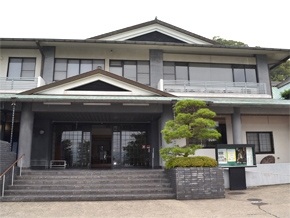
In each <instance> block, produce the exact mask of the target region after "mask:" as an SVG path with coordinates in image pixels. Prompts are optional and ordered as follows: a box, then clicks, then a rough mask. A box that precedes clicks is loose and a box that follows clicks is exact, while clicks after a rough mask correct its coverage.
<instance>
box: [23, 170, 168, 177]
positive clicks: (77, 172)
mask: <svg viewBox="0 0 290 218" xmlns="http://www.w3.org/2000/svg"><path fill="white" fill-rule="evenodd" d="M144 173H145V174H160V173H162V174H163V170H161V169H154V170H152V169H144V170H143V169H142V170H137V169H134V170H133V169H132V170H68V169H56V170H29V169H24V170H22V175H55V176H57V175H67V174H68V175H126V174H132V175H138V174H141V175H144Z"/></svg>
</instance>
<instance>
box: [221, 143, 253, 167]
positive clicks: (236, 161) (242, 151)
mask: <svg viewBox="0 0 290 218" xmlns="http://www.w3.org/2000/svg"><path fill="white" fill-rule="evenodd" d="M216 160H217V162H218V165H219V166H220V167H254V166H256V156H255V145H250V144H231V145H227V144H223V145H220V144H219V145H217V146H216Z"/></svg>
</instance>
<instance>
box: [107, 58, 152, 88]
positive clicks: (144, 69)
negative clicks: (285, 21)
mask: <svg viewBox="0 0 290 218" xmlns="http://www.w3.org/2000/svg"><path fill="white" fill-rule="evenodd" d="M149 69H150V68H149V61H117V60H112V61H110V72H112V73H114V74H117V75H119V76H123V77H125V78H127V79H131V80H134V81H137V82H139V83H142V84H145V85H149V84H150V74H149Z"/></svg>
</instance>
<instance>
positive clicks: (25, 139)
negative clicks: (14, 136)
mask: <svg viewBox="0 0 290 218" xmlns="http://www.w3.org/2000/svg"><path fill="white" fill-rule="evenodd" d="M33 122H34V113H33V112H32V104H31V103H23V104H22V110H21V119H20V132H19V146H18V157H20V156H21V155H22V154H25V156H24V157H23V158H22V167H25V168H28V167H30V159H31V147H32V136H33ZM18 163H19V162H18Z"/></svg>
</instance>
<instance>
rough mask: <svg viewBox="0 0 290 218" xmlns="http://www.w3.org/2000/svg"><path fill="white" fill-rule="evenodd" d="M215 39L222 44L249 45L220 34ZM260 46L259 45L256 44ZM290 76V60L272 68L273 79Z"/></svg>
mask: <svg viewBox="0 0 290 218" xmlns="http://www.w3.org/2000/svg"><path fill="white" fill-rule="evenodd" d="M213 40H214V41H216V42H218V43H220V44H222V45H229V46H242V47H249V46H248V45H247V44H245V43H243V42H240V41H235V40H227V39H223V38H221V37H219V36H214V37H213ZM256 47H258V46H256ZM288 77H290V60H288V61H286V62H285V63H283V64H280V65H279V66H277V67H275V68H274V69H272V70H270V78H271V81H280V82H282V81H284V80H285V79H287V78H288Z"/></svg>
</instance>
